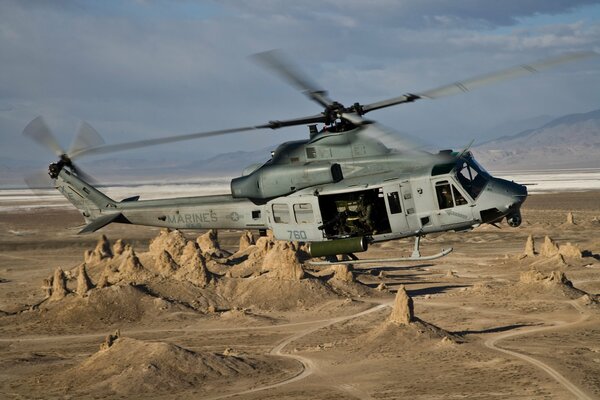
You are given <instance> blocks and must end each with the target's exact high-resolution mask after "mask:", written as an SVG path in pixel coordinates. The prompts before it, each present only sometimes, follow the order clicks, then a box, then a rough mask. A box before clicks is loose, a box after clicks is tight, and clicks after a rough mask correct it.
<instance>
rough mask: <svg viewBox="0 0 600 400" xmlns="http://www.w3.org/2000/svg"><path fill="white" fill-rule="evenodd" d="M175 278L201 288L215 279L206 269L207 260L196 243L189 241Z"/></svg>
mask: <svg viewBox="0 0 600 400" xmlns="http://www.w3.org/2000/svg"><path fill="white" fill-rule="evenodd" d="M175 278H176V279H179V280H186V281H189V282H192V283H193V284H195V285H197V286H200V287H205V286H206V285H208V283H209V282H210V281H211V279H212V278H213V277H212V274H211V273H210V272H209V271H208V270H207V269H206V260H205V259H204V257H203V256H202V253H201V251H200V248H199V247H198V245H197V244H196V243H195V242H192V241H189V242H188V243H187V245H186V246H185V248H184V250H183V252H182V254H181V257H180V261H179V269H178V270H177V272H176V274H175Z"/></svg>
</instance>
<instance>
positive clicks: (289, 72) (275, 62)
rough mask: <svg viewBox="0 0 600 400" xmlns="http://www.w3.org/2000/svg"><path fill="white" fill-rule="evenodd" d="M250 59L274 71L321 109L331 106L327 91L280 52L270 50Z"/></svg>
mask: <svg viewBox="0 0 600 400" xmlns="http://www.w3.org/2000/svg"><path fill="white" fill-rule="evenodd" d="M252 58H253V59H254V60H255V61H257V62H258V63H259V64H261V65H262V66H264V67H266V68H268V69H270V70H272V71H274V72H275V73H277V74H278V75H279V76H281V77H282V78H283V79H284V80H286V81H288V82H289V83H290V84H291V85H292V86H295V87H296V88H298V89H300V90H301V91H302V93H304V94H305V95H306V96H307V97H308V98H310V99H311V100H314V101H316V102H317V103H319V104H321V105H322V106H323V107H329V106H331V105H333V103H334V102H333V101H332V100H331V99H329V98H328V97H327V91H325V90H323V89H319V88H318V86H317V85H316V84H315V83H314V82H311V80H310V79H309V78H308V77H307V76H305V75H304V74H303V73H302V72H300V70H299V69H297V68H296V67H294V65H293V64H292V63H291V62H290V61H289V60H288V59H287V58H286V57H285V55H284V53H283V52H282V51H281V50H270V51H265V52H263V53H258V54H254V55H253V56H252Z"/></svg>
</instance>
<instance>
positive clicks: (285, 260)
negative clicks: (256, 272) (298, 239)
mask: <svg viewBox="0 0 600 400" xmlns="http://www.w3.org/2000/svg"><path fill="white" fill-rule="evenodd" d="M261 239H262V238H261ZM262 270H263V271H269V274H268V276H269V277H272V278H276V279H284V280H300V279H302V278H304V276H305V273H304V269H302V264H301V263H300V261H299V260H298V250H297V248H296V247H295V246H294V244H293V243H289V242H283V241H278V242H275V244H274V245H273V247H272V248H271V249H270V250H268V251H267V253H266V255H265V256H264V259H263V262H262Z"/></svg>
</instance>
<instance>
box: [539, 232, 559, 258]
mask: <svg viewBox="0 0 600 400" xmlns="http://www.w3.org/2000/svg"><path fill="white" fill-rule="evenodd" d="M540 254H541V255H542V257H554V256H555V255H557V254H558V246H557V245H556V243H554V240H552V239H551V238H550V237H549V236H546V237H544V243H543V244H542V248H541V250H540Z"/></svg>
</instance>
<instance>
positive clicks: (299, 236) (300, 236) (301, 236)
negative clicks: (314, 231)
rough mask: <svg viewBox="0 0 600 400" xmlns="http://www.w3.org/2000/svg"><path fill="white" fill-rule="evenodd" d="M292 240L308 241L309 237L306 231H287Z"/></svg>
mask: <svg viewBox="0 0 600 400" xmlns="http://www.w3.org/2000/svg"><path fill="white" fill-rule="evenodd" d="M287 232H288V234H289V235H290V239H291V240H306V239H308V236H307V235H306V232H304V231H287Z"/></svg>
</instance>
